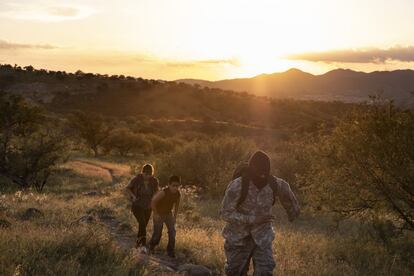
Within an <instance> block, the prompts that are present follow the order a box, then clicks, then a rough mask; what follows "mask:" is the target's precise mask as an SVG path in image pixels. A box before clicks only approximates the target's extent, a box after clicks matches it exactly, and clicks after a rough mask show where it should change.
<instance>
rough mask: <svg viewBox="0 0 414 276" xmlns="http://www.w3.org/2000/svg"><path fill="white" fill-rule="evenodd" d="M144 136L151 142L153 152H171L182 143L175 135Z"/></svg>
mask: <svg viewBox="0 0 414 276" xmlns="http://www.w3.org/2000/svg"><path fill="white" fill-rule="evenodd" d="M145 138H146V139H147V140H149V141H150V142H151V144H152V150H153V153H154V154H159V153H165V152H172V151H173V150H174V149H175V148H176V147H177V146H179V145H181V144H182V141H181V140H180V139H178V138H175V137H169V138H163V137H161V136H158V135H156V134H147V135H145Z"/></svg>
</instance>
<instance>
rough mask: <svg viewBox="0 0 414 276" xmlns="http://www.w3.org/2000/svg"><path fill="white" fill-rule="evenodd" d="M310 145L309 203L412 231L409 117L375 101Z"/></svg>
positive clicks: (413, 156)
mask: <svg viewBox="0 0 414 276" xmlns="http://www.w3.org/2000/svg"><path fill="white" fill-rule="evenodd" d="M366 108H367V110H365V111H356V112H355V113H354V114H352V115H351V116H350V117H349V118H347V119H344V120H342V121H341V122H340V123H339V124H338V126H337V127H336V128H335V129H334V130H333V131H332V132H330V133H328V134H321V135H320V137H319V138H318V140H317V141H316V142H315V143H311V144H310V145H309V151H308V158H309V165H310V167H309V170H308V173H307V174H306V175H305V177H304V178H303V182H304V183H307V185H308V187H307V188H308V194H307V196H308V201H309V202H312V203H313V204H314V205H315V206H316V207H319V208H324V209H326V210H328V211H333V212H336V213H338V214H340V215H343V216H359V217H363V218H364V219H369V220H372V221H373V220H374V219H376V218H378V217H380V218H381V217H382V218H384V219H389V220H392V221H393V222H394V223H395V226H396V227H398V228H402V229H409V230H414V221H413V219H414V199H413V194H414V139H413V137H414V112H413V111H402V110H398V109H395V108H394V106H393V105H392V104H387V103H382V102H378V101H376V102H374V103H373V104H372V105H370V106H366Z"/></svg>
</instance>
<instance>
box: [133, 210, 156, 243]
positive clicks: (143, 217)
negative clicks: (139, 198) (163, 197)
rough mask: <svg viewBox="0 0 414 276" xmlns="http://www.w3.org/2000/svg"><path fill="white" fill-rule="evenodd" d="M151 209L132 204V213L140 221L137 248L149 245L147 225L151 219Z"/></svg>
mask: <svg viewBox="0 0 414 276" xmlns="http://www.w3.org/2000/svg"><path fill="white" fill-rule="evenodd" d="M151 211H152V210H151V209H144V208H141V207H139V206H137V205H135V204H132V213H133V214H134V216H135V218H136V219H137V221H138V235H137V246H140V245H143V246H146V245H147V225H148V221H149V219H150V217H151Z"/></svg>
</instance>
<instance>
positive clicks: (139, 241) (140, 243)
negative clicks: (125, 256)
mask: <svg viewBox="0 0 414 276" xmlns="http://www.w3.org/2000/svg"><path fill="white" fill-rule="evenodd" d="M141 246H145V239H144V238H142V237H140V238H138V239H137V241H136V243H135V247H136V248H138V247H141Z"/></svg>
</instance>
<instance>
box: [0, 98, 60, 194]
mask: <svg viewBox="0 0 414 276" xmlns="http://www.w3.org/2000/svg"><path fill="white" fill-rule="evenodd" d="M46 118H47V117H46V116H45V114H44V113H43V111H42V110H41V109H40V108H38V107H33V106H30V105H29V104H27V103H26V102H25V101H24V100H23V99H22V98H21V97H17V96H8V95H5V94H2V95H0V143H1V149H0V173H1V174H2V175H3V176H6V177H7V178H9V179H11V180H12V181H13V182H14V183H16V184H18V185H19V186H20V187H21V188H28V187H34V188H36V190H38V191H42V190H43V188H44V186H45V185H46V183H47V181H48V179H49V176H50V175H51V173H52V172H53V170H54V168H55V167H56V165H57V164H58V163H59V162H60V161H61V160H62V159H63V157H64V155H63V150H64V148H65V140H64V139H63V137H62V134H61V133H60V132H59V130H58V128H57V127H56V126H55V125H53V123H48V124H46V123H44V122H43V121H45V120H46Z"/></svg>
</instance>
